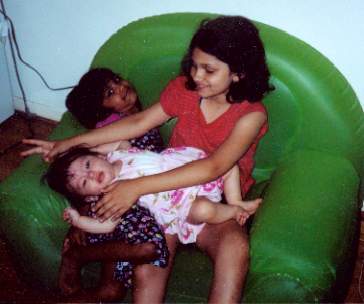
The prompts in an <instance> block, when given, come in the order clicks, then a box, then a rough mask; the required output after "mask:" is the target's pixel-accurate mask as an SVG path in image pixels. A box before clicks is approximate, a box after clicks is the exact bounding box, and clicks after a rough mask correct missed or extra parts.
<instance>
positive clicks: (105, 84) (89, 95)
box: [66, 68, 140, 129]
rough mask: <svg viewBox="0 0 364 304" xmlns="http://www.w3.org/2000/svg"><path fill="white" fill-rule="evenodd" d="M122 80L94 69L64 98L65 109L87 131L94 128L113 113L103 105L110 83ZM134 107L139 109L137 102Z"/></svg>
mask: <svg viewBox="0 0 364 304" xmlns="http://www.w3.org/2000/svg"><path fill="white" fill-rule="evenodd" d="M121 80H122V78H121V77H120V76H119V75H117V74H115V73H114V72H113V71H111V70H110V69H107V68H94V69H91V70H89V71H88V72H87V73H85V74H84V75H83V76H82V77H81V79H80V81H79V83H78V85H76V86H75V87H74V88H73V89H72V91H71V92H70V93H69V94H68V96H67V98H66V107H67V109H68V110H69V111H70V112H71V113H72V114H73V115H74V116H75V117H76V119H77V120H78V121H79V122H80V123H81V124H82V125H83V126H84V127H86V128H87V129H93V128H95V126H96V124H97V123H98V122H99V121H102V120H105V119H106V118H107V117H108V116H110V115H111V114H112V113H114V111H113V109H110V108H106V107H104V105H103V101H104V98H105V93H106V91H107V90H108V89H109V84H110V82H114V83H119V82H120V81H121ZM136 106H137V107H140V105H139V101H137V102H136Z"/></svg>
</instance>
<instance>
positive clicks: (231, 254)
mask: <svg viewBox="0 0 364 304" xmlns="http://www.w3.org/2000/svg"><path fill="white" fill-rule="evenodd" d="M197 245H198V246H199V248H200V249H202V250H203V251H205V252H207V254H208V255H209V256H210V258H211V259H212V261H213V265H214V276H213V281H212V285H211V287H210V294H209V303H237V302H239V301H240V297H241V292H242V288H243V284H244V281H245V277H246V273H247V270H248V263H249V244H248V236H247V233H246V230H245V227H240V226H239V225H238V224H237V223H236V222H235V221H227V222H225V223H222V224H218V225H205V227H204V229H203V230H202V231H201V233H200V234H199V236H198V237H197Z"/></svg>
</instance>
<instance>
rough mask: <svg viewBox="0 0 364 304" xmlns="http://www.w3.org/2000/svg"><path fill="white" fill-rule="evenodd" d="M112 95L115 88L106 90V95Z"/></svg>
mask: <svg viewBox="0 0 364 304" xmlns="http://www.w3.org/2000/svg"><path fill="white" fill-rule="evenodd" d="M112 95H114V89H108V90H106V92H105V97H111V96H112Z"/></svg>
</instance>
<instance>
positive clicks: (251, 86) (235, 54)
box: [182, 16, 273, 103]
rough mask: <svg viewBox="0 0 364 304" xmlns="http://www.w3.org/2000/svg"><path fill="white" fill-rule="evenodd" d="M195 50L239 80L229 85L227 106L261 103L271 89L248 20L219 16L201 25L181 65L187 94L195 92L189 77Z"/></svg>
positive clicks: (262, 54)
mask: <svg viewBox="0 0 364 304" xmlns="http://www.w3.org/2000/svg"><path fill="white" fill-rule="evenodd" d="M195 48H199V49H201V50H202V51H203V52H206V53H208V54H211V55H213V56H215V57H216V58H218V59H219V60H221V61H223V62H225V63H227V64H228V65H229V68H230V70H231V72H233V73H237V74H238V76H239V78H240V77H241V79H240V80H239V81H238V82H232V83H231V85H230V88H229V92H228V94H227V100H228V101H229V102H231V103H234V102H241V101H243V100H248V101H250V102H255V101H260V100H262V98H263V96H264V94H265V93H266V92H268V91H270V90H272V89H273V88H272V87H271V86H270V85H269V76H270V73H269V70H268V66H267V64H266V59H265V50H264V46H263V43H262V41H261V39H260V37H259V31H258V29H257V28H256V26H255V25H254V24H253V23H252V22H251V21H250V20H249V19H247V18H244V17H242V16H220V17H218V18H215V19H211V20H204V21H202V22H201V24H200V27H199V28H198V30H197V31H196V33H195V35H194V36H193V38H192V40H191V43H190V46H189V49H188V52H187V54H186V55H185V57H184V59H183V61H182V72H183V74H184V75H185V76H186V77H187V82H186V88H187V89H189V90H194V89H195V88H196V84H195V83H194V81H193V79H192V77H191V75H190V71H191V67H192V64H193V62H192V53H193V50H194V49H195Z"/></svg>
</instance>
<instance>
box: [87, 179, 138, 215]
mask: <svg viewBox="0 0 364 304" xmlns="http://www.w3.org/2000/svg"><path fill="white" fill-rule="evenodd" d="M133 181H134V180H132V179H129V180H123V181H118V182H115V183H113V184H112V185H110V186H108V187H106V188H105V189H104V192H105V194H104V196H103V197H102V199H101V200H100V201H98V202H97V203H96V205H95V207H94V208H93V211H95V212H96V214H97V216H98V217H99V218H100V220H101V221H105V220H107V219H109V218H112V220H113V221H115V220H117V219H118V218H120V216H121V215H123V214H124V213H125V212H126V211H127V210H128V209H129V208H130V207H131V206H133V204H134V203H135V202H136V201H137V200H138V199H139V196H140V194H139V192H138V189H137V187H133V186H134V185H135V184H134V182H133Z"/></svg>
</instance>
